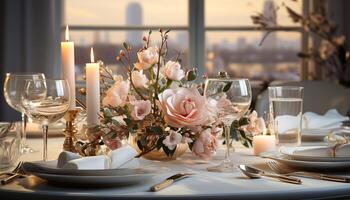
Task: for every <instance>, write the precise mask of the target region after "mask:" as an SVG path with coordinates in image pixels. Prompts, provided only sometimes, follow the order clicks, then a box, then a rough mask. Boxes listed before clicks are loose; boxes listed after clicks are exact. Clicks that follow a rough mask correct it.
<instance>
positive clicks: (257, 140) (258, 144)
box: [253, 135, 276, 155]
mask: <svg viewBox="0 0 350 200" xmlns="http://www.w3.org/2000/svg"><path fill="white" fill-rule="evenodd" d="M253 149H254V154H255V155H259V154H260V153H262V152H266V151H273V150H275V149H276V138H275V136H274V135H256V136H254V137H253Z"/></svg>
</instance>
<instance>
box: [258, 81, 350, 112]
mask: <svg viewBox="0 0 350 200" xmlns="http://www.w3.org/2000/svg"><path fill="white" fill-rule="evenodd" d="M270 86H301V87H304V102H303V112H307V111H311V112H315V113H319V114H324V113H325V112H326V111H327V110H328V109H330V108H335V109H337V110H338V112H339V113H341V114H343V115H349V114H350V112H349V111H350V89H349V88H345V87H343V86H341V85H339V84H335V83H331V82H326V81H299V82H287V83H273V82H272V83H271V84H270ZM268 105H269V99H268V91H267V90H265V91H264V92H262V93H261V94H260V95H259V96H258V98H257V101H256V104H255V110H256V111H257V112H258V114H259V115H260V116H263V114H264V112H267V111H268V109H269V106H268Z"/></svg>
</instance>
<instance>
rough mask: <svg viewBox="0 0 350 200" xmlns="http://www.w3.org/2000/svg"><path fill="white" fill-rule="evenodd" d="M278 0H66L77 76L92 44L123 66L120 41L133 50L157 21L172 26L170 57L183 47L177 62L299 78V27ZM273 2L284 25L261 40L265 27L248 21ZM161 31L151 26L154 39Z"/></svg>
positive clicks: (295, 4)
mask: <svg viewBox="0 0 350 200" xmlns="http://www.w3.org/2000/svg"><path fill="white" fill-rule="evenodd" d="M194 2H195V3H194ZM283 2H284V0H274V1H273V0H176V1H174V0H103V1H101V0H89V1H85V0H66V1H65V5H64V8H65V24H68V25H69V26H70V34H71V38H72V40H74V41H75V45H76V65H77V71H78V73H77V74H78V77H77V80H81V78H82V75H83V72H84V71H83V69H84V68H83V67H84V65H85V63H86V62H88V61H89V49H90V47H91V46H93V47H94V49H95V55H96V58H97V59H101V60H103V61H104V63H105V64H107V65H108V66H110V67H111V68H112V69H113V70H114V71H115V72H117V73H118V72H119V73H121V72H122V71H123V67H121V66H119V65H118V63H117V62H116V61H115V56H116V55H117V54H118V51H119V49H121V48H122V46H121V43H122V42H123V41H127V42H129V43H131V44H132V45H133V46H134V49H135V51H136V49H138V48H139V47H141V41H142V36H143V35H147V32H148V29H153V30H157V28H159V27H165V28H171V29H172V32H171V33H170V38H169V43H170V45H169V47H170V48H171V49H170V56H171V57H175V56H176V54H177V53H181V54H182V58H183V62H182V65H184V66H188V65H190V64H191V65H192V64H194V65H197V67H199V68H202V70H201V71H202V72H203V71H206V72H207V73H208V75H209V76H215V75H216V73H217V72H218V71H220V70H226V71H228V72H229V73H230V75H231V76H232V77H247V78H250V79H254V80H267V81H271V80H298V79H300V71H301V70H300V68H301V62H300V60H299V58H298V57H297V52H299V51H300V49H301V46H302V45H301V38H302V32H301V29H300V27H296V26H295V24H294V23H293V22H292V21H291V20H290V18H289V17H288V15H287V13H286V11H285V9H284V8H283V7H282V4H283ZM302 4H303V1H302V0H300V1H288V5H289V6H291V7H292V8H293V9H295V10H297V11H299V12H301V11H302ZM271 6H279V7H280V10H279V11H278V13H279V15H278V16H277V22H278V24H279V25H281V26H283V27H286V28H288V31H284V30H283V29H281V30H279V31H276V32H274V33H272V34H270V35H269V37H268V38H267V39H266V40H265V42H264V43H263V44H262V46H259V42H260V40H261V39H262V37H263V35H264V32H263V31H259V30H257V29H256V27H254V26H253V25H252V22H251V19H250V16H251V15H252V14H254V13H255V12H268V10H267V8H268V7H271ZM189 13H190V14H189ZM197 35H198V37H197ZM200 35H202V37H201V36H200ZM158 39H159V37H158V32H157V31H154V32H153V43H157V42H159V41H158ZM190 39H191V41H189V40H190ZM192 40H194V41H192ZM203 49H204V50H203ZM198 65H199V66H198ZM203 69H205V70H203Z"/></svg>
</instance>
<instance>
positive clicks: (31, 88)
mask: <svg viewBox="0 0 350 200" xmlns="http://www.w3.org/2000/svg"><path fill="white" fill-rule="evenodd" d="M70 98H71V97H70V94H69V85H68V82H67V81H66V80H48V79H46V80H29V81H27V83H26V85H25V89H24V92H23V94H22V103H23V107H24V109H25V113H26V114H27V115H28V116H29V117H31V118H32V119H33V121H34V122H37V123H40V124H42V128H43V139H44V151H43V160H44V161H47V131H48V125H49V124H50V123H54V122H56V121H58V120H59V119H61V118H62V117H63V116H64V114H65V113H66V112H67V110H68V108H69V100H70Z"/></svg>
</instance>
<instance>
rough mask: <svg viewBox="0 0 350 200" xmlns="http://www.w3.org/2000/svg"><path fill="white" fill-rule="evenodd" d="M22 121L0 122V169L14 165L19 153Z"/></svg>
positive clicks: (6, 168) (4, 169)
mask: <svg viewBox="0 0 350 200" xmlns="http://www.w3.org/2000/svg"><path fill="white" fill-rule="evenodd" d="M21 124H22V122H13V123H10V122H0V171H6V170H8V169H10V168H11V167H13V166H15V164H16V162H17V161H18V158H19V157H20V154H21V131H22V127H21Z"/></svg>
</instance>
